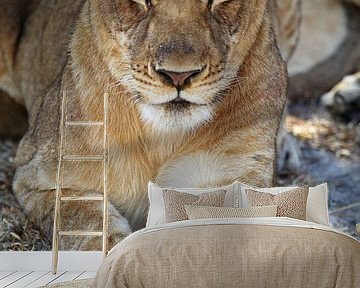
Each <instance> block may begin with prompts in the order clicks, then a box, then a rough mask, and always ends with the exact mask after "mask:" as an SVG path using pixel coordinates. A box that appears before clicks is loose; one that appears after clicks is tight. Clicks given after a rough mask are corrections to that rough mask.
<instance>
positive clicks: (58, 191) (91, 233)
mask: <svg viewBox="0 0 360 288" xmlns="http://www.w3.org/2000/svg"><path fill="white" fill-rule="evenodd" d="M65 111H66V92H65V91H64V92H63V97H62V104H61V122H60V143H59V162H58V170H57V176H56V201H55V215H54V227H53V242H52V273H53V274H56V273H57V268H58V257H59V237H60V236H99V237H102V252H103V257H105V256H106V254H107V250H108V242H107V241H108V239H107V238H108V237H107V236H108V221H109V220H108V219H109V216H108V193H107V192H108V189H107V185H108V137H107V128H108V94H107V93H105V94H104V121H103V122H91V121H75V122H74V121H67V120H66V113H65ZM67 126H103V154H102V155H92V156H82V155H65V153H64V150H65V147H64V138H65V134H64V132H65V131H64V130H65V127H67ZM64 161H101V162H103V196H63V195H62V193H61V192H62V184H63V181H62V179H63V162H64ZM64 201H103V203H104V207H103V223H102V226H103V227H102V228H103V229H102V231H60V230H59V226H60V221H61V215H60V204H61V202H64Z"/></svg>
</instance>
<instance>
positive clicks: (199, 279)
mask: <svg viewBox="0 0 360 288" xmlns="http://www.w3.org/2000/svg"><path fill="white" fill-rule="evenodd" d="M93 286H94V287H101V288H104V287H109V288H110V287H199V288H201V287H221V288H230V287H246V288H251V287H256V288H261V287H268V288H283V287H284V288H285V287H286V288H289V287H291V288H295V287H301V288H303V287H309V288H322V287H324V288H325V287H326V288H330V287H331V288H335V287H337V288H359V287H360V243H359V242H358V241H356V240H355V239H353V238H351V237H349V236H346V235H344V234H341V233H340V232H337V231H335V230H332V229H331V228H327V227H326V226H322V225H318V224H311V223H310V222H305V221H300V220H294V219H289V218H250V219H217V220H210V219H205V220H188V221H181V222H176V223H170V224H164V225H159V226H157V227H154V228H146V229H143V230H141V231H138V232H136V233H134V234H132V235H130V236H129V237H128V238H127V239H125V240H124V241H123V242H121V243H120V244H118V245H117V246H116V247H114V248H113V249H112V250H111V251H110V253H109V255H108V256H107V258H106V259H105V260H104V262H103V264H102V266H101V267H100V269H99V271H98V273H97V275H96V278H95V280H94V283H93Z"/></svg>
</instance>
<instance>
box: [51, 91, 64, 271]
mask: <svg viewBox="0 0 360 288" xmlns="http://www.w3.org/2000/svg"><path fill="white" fill-rule="evenodd" d="M65 99H66V92H65V90H64V91H63V95H62V101H61V119H60V142H59V162H58V170H57V174H56V196H55V197H56V198H55V213H54V227H53V241H52V272H53V274H56V272H57V266H58V260H59V233H58V231H59V218H60V217H59V216H60V215H59V214H60V196H61V195H60V194H61V184H60V183H61V165H62V157H63V155H62V154H63V141H64V120H65V119H64V118H65V106H66V105H65Z"/></svg>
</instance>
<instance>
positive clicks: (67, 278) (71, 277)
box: [48, 271, 84, 284]
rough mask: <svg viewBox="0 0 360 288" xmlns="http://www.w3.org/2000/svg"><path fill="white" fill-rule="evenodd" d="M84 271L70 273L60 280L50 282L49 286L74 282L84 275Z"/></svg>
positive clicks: (62, 276)
mask: <svg viewBox="0 0 360 288" xmlns="http://www.w3.org/2000/svg"><path fill="white" fill-rule="evenodd" d="M83 273H84V271H75V272H73V271H68V272H66V273H65V274H63V275H61V276H60V277H59V278H56V279H54V280H53V281H52V282H49V283H48V284H54V283H60V282H67V281H72V280H74V279H76V278H77V277H79V276H80V275H82V274H83Z"/></svg>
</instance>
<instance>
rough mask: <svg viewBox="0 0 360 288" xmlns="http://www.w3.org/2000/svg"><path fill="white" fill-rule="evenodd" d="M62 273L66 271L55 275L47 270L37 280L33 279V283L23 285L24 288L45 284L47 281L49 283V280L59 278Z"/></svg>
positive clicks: (35, 287)
mask: <svg viewBox="0 0 360 288" xmlns="http://www.w3.org/2000/svg"><path fill="white" fill-rule="evenodd" d="M64 273H66V271H63V272H58V273H57V274H55V275H54V274H52V273H51V272H49V273H47V274H46V275H44V276H43V277H41V278H39V279H38V280H36V281H34V282H33V283H31V284H30V285H28V286H25V287H26V288H37V287H40V286H45V285H47V284H48V283H50V282H51V281H54V280H55V279H57V278H59V277H60V276H61V275H63V274H64Z"/></svg>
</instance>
